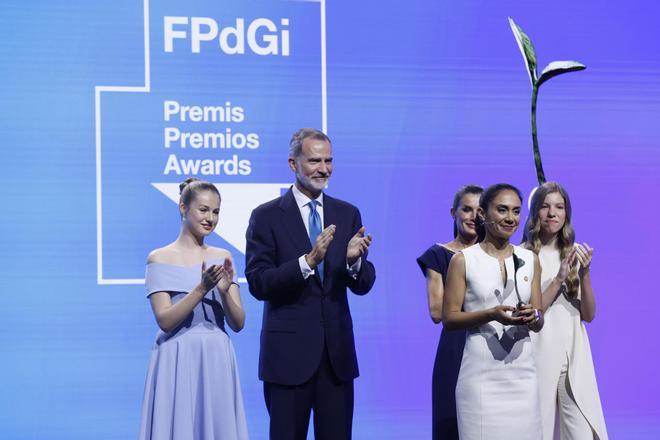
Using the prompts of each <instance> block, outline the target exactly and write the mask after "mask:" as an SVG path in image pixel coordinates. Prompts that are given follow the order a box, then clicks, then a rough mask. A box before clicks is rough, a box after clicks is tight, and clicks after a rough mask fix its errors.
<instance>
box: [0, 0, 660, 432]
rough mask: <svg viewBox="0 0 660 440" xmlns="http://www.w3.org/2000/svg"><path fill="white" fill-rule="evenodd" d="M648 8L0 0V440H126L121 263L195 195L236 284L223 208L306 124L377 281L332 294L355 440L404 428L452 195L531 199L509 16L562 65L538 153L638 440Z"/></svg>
mask: <svg viewBox="0 0 660 440" xmlns="http://www.w3.org/2000/svg"><path fill="white" fill-rule="evenodd" d="M659 13H660V9H659V7H658V6H657V4H656V2H653V1H650V0H646V1H638V2H623V1H620V0H617V1H614V2H609V3H603V2H599V1H594V0H591V1H583V2H575V1H568V0H558V1H555V2H529V1H498V2H492V1H491V2H486V1H482V2H459V1H455V2H442V1H431V0H425V1H418V2H407V3H406V2H382V1H375V0H367V1H360V2H333V1H330V2H327V4H326V2H325V0H320V1H284V0H255V1H250V2H246V1H239V0H234V1H225V0H216V1H209V0H193V1H185V2H184V1H174V0H160V1H154V0H152V1H148V0H117V1H113V2H102V1H87V2H77V1H71V0H68V1H67V0H64V1H59V2H54V1H44V0H42V1H37V0H31V1H29V0H24V1H16V0H6V1H3V2H2V4H0V27H1V28H2V29H3V35H4V37H3V39H2V40H1V41H0V77H1V79H2V88H1V89H0V98H1V102H2V105H1V106H0V112H1V113H0V133H1V134H2V146H1V150H0V151H1V152H0V155H1V156H0V157H1V160H0V166H1V169H2V174H1V176H2V178H3V184H2V198H1V200H2V203H3V210H2V212H3V215H2V216H0V231H2V232H0V249H2V252H1V256H0V268H1V269H0V270H1V272H2V276H1V277H0V286H1V291H2V296H1V301H0V304H1V306H0V307H1V309H0V310H1V311H2V313H1V316H2V331H0V360H1V364H0V365H1V366H0V396H1V397H0V438H2V439H12V440H19V439H62V440H72V439H85V440H87V439H90V438H94V439H97V440H102V439H103V440H105V439H120V440H124V439H130V438H135V437H136V435H137V432H138V427H139V418H140V406H141V400H142V392H143V387H144V379H145V373H146V368H147V359H148V355H149V350H150V348H151V344H152V342H153V338H154V335H155V333H156V330H157V326H156V323H155V320H154V318H153V316H152V313H151V309H150V306H149V303H148V301H147V300H146V299H145V295H144V287H143V285H142V278H143V276H144V264H145V260H146V255H147V253H148V252H149V250H151V249H153V248H155V247H159V246H162V245H164V244H166V243H168V242H169V241H171V240H173V239H174V238H175V237H176V234H177V232H178V227H179V219H178V213H177V207H176V204H175V202H176V200H177V197H178V196H177V184H178V183H179V182H180V181H182V180H183V179H184V178H185V177H188V176H196V177H199V178H202V179H207V180H209V181H212V182H214V183H217V184H218V186H219V188H220V191H221V192H222V196H223V202H222V209H221V219H220V224H219V226H218V229H217V231H216V232H217V233H216V234H214V235H213V236H212V237H210V239H209V242H210V243H211V244H213V245H217V246H222V247H226V248H228V249H230V250H231V251H232V253H233V254H234V256H235V259H236V261H237V262H238V263H239V264H238V266H239V272H240V276H241V277H242V276H243V274H242V272H243V267H244V257H243V252H244V249H245V239H244V231H245V227H246V223H247V218H248V216H249V214H250V211H251V209H252V208H254V207H255V206H256V205H258V204H260V203H262V202H264V201H266V200H269V199H271V198H274V197H276V196H277V195H279V194H280V192H281V190H282V188H286V187H287V186H288V185H289V184H291V182H292V181H293V175H292V173H291V172H290V171H289V170H288V167H287V164H286V159H287V145H288V140H289V137H290V135H291V133H292V132H293V131H294V130H296V129H297V128H299V127H301V126H314V127H318V128H323V129H326V130H327V131H328V133H329V135H330V136H331V138H332V140H333V144H334V155H335V172H334V175H333V178H332V180H331V184H330V187H329V189H328V192H329V193H330V194H332V195H334V196H337V197H339V198H342V199H345V200H348V201H350V202H352V203H353V204H356V205H357V206H359V207H360V209H361V211H362V218H363V221H364V223H365V225H366V226H367V228H368V230H369V232H371V234H373V236H374V244H373V246H372V249H371V253H370V257H371V258H372V260H373V261H374V263H375V265H376V268H377V273H378V279H377V282H376V285H375V287H374V289H373V291H372V292H371V293H370V294H369V295H367V296H366V297H352V298H351V299H350V301H351V307H352V311H353V319H354V322H355V333H356V338H357V349H358V357H359V361H360V369H361V373H362V374H361V377H360V378H359V379H358V380H357V381H356V405H355V420H354V431H355V438H357V439H367V438H382V439H425V438H429V437H430V430H431V429H430V427H431V425H430V423H431V368H432V364H433V359H434V355H435V349H436V344H437V340H438V337H439V334H440V329H441V327H440V326H438V325H434V324H432V322H431V320H430V318H429V315H428V312H427V305H426V294H425V283H424V280H423V278H422V276H421V273H420V272H419V269H418V267H417V266H416V264H415V258H416V257H417V256H418V255H419V254H420V253H421V252H423V251H424V250H425V249H426V248H427V247H428V246H429V245H431V244H432V243H434V242H443V241H448V240H450V239H451V230H452V228H451V219H450V217H449V205H450V201H451V197H452V195H453V192H454V191H455V190H456V188H458V187H459V186H461V185H463V184H466V183H477V184H481V185H488V184H491V183H495V182H499V181H506V182H510V183H513V184H515V185H517V186H519V187H520V188H521V189H522V190H523V191H524V192H525V193H527V194H528V193H529V191H530V189H531V188H533V187H534V186H535V172H534V168H533V159H532V149H531V136H530V115H529V107H530V95H531V87H530V84H529V79H528V77H527V74H526V72H525V68H524V66H523V61H522V57H521V55H520V52H519V49H518V47H517V46H516V43H515V40H514V38H513V35H512V33H511V30H510V28H509V25H508V23H507V16H509V15H510V16H513V17H514V18H515V19H516V21H517V22H518V23H519V24H520V25H521V26H522V27H523V28H524V29H525V30H526V31H527V33H528V34H529V35H530V37H531V39H532V41H533V42H534V44H535V46H536V49H537V55H538V58H539V66H540V67H541V68H542V67H543V66H544V65H545V64H547V63H548V62H550V61H553V60H562V59H574V60H578V61H581V62H583V63H585V64H586V65H587V70H586V71H584V72H579V73H572V74H570V75H565V76H562V77H559V78H557V79H553V80H552V81H551V82H550V83H548V84H546V85H544V87H543V89H542V90H541V94H540V97H539V114H538V118H539V135H540V144H541V152H542V155H543V158H544V165H545V170H546V175H547V177H548V179H549V180H558V181H560V182H562V183H563V184H564V185H565V186H566V187H567V188H568V190H569V192H570V194H571V196H572V199H573V206H574V223H575V228H576V231H577V236H578V240H579V241H581V242H583V241H586V242H588V243H589V244H590V245H591V246H593V247H594V248H595V258H594V264H593V270H592V272H593V279H594V283H595V287H596V289H595V290H596V295H597V301H598V313H597V317H596V320H595V321H594V322H593V323H592V324H589V326H588V330H589V334H590V337H591V344H592V350H593V356H594V362H595V364H596V372H597V377H598V382H599V385H600V393H601V398H602V401H603V406H604V411H605V418H606V421H607V425H608V428H609V431H610V437H611V438H614V439H617V440H619V439H636V440H637V439H653V438H660V404H659V402H660V399H659V398H658V395H660V381H659V380H658V379H657V370H658V363H659V360H660V357H659V356H660V355H659V354H658V353H660V347H659V345H660V344H659V343H658V337H657V335H656V333H657V327H658V324H657V323H658V320H659V319H660V312H659V311H658V310H660V307H658V304H657V303H658V300H657V293H658V288H657V282H656V281H655V276H656V274H657V271H658V269H657V266H658V257H657V249H658V248H659V247H660V239H659V238H658V234H657V233H655V221H656V219H657V218H658V217H659V215H660V208H659V207H658V202H657V200H656V193H657V191H658V188H660V150H659V149H658V147H659V143H660V132H659V131H658V120H660V35H658V31H657V23H656V21H657V20H656V18H657V16H658V14H659ZM524 214H525V215H526V213H524ZM516 239H517V240H519V239H520V234H518V235H517V236H516ZM241 290H242V297H243V301H244V304H245V308H246V312H247V325H246V328H245V329H244V330H243V331H242V332H241V333H240V334H236V335H231V337H232V339H233V342H234V345H235V347H236V351H237V354H238V362H239V368H240V373H241V381H242V389H243V392H244V397H245V402H246V410H247V416H248V422H249V429H250V433H251V436H252V438H255V439H262V438H266V432H267V414H266V410H265V407H264V404H263V398H262V387H261V383H260V382H259V381H258V379H257V359H258V343H259V331H260V321H261V309H262V305H261V304H260V303H259V302H257V301H256V300H254V299H253V298H252V297H251V296H250V295H249V293H248V290H247V286H246V285H245V284H242V289H241ZM520 417H525V415H524V414H520Z"/></svg>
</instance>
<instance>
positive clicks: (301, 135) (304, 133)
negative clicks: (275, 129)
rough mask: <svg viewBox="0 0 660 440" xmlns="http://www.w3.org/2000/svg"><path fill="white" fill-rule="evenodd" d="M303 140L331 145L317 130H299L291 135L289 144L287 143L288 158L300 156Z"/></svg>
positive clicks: (325, 136)
mask: <svg viewBox="0 0 660 440" xmlns="http://www.w3.org/2000/svg"><path fill="white" fill-rule="evenodd" d="M305 139H316V140H319V141H326V142H328V143H329V144H332V142H330V138H329V137H328V136H327V135H326V134H325V133H323V132H322V131H321V130H317V129H316V128H301V129H300V130H298V131H296V132H295V133H293V136H291V142H289V157H293V158H294V159H295V158H296V157H298V156H300V153H301V152H302V145H303V142H304V141H305Z"/></svg>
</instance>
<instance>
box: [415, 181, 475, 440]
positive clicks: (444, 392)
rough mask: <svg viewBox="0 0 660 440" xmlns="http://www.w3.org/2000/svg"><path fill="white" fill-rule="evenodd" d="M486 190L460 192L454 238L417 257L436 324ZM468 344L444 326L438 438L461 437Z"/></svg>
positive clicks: (436, 381)
mask: <svg viewBox="0 0 660 440" xmlns="http://www.w3.org/2000/svg"><path fill="white" fill-rule="evenodd" d="M482 192H483V188H481V187H480V186H476V185H467V186H464V187H463V188H461V189H459V190H458V191H457V192H456V194H455V195H454V202H453V204H452V207H451V210H450V213H451V216H452V218H453V220H454V239H453V240H452V241H450V242H448V243H445V244H439V243H436V244H434V245H433V246H431V247H430V248H428V249H427V250H426V252H424V253H423V254H422V255H421V256H420V257H419V258H418V259H417V264H419V268H420V269H421V270H422V273H423V274H424V276H425V277H426V292H427V295H428V302H429V311H430V314H431V319H432V320H433V322H434V323H436V324H439V323H440V322H442V299H443V296H444V286H445V282H446V280H447V269H448V267H449V260H451V258H452V257H453V256H454V254H455V253H456V252H460V251H461V250H462V249H465V248H466V247H468V246H472V245H473V244H475V243H476V242H477V240H478V236H477V229H476V224H475V219H476V216H477V210H478V209H479V196H480V195H481V193H482ZM464 345H465V331H464V330H454V331H449V330H446V329H444V328H443V329H442V333H441V335H440V341H439V343H438V349H437V351H436V355H435V363H434V364H433V381H432V392H431V395H432V413H433V421H432V423H433V427H432V432H433V437H432V438H433V439H434V440H450V439H451V440H458V426H457V423H456V399H455V395H454V394H455V391H456V379H458V372H459V370H460V367H461V358H462V357H463V346H464Z"/></svg>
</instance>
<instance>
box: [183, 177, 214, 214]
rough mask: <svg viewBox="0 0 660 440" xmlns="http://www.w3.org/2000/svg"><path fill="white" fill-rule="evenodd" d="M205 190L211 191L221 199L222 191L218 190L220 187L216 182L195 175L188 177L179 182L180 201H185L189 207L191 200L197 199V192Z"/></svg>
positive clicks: (185, 204)
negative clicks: (217, 186)
mask: <svg viewBox="0 0 660 440" xmlns="http://www.w3.org/2000/svg"><path fill="white" fill-rule="evenodd" d="M203 191H211V192H212V193H215V194H216V195H217V196H218V199H220V191H218V188H216V187H215V185H214V184H212V183H209V182H206V181H204V180H199V179H196V178H194V177H189V178H187V179H186V180H184V181H183V182H181V183H180V184H179V195H180V196H181V198H180V203H183V205H184V206H185V207H186V208H187V207H189V206H190V202H192V201H193V200H194V199H195V197H196V196H197V194H199V193H200V192H203Z"/></svg>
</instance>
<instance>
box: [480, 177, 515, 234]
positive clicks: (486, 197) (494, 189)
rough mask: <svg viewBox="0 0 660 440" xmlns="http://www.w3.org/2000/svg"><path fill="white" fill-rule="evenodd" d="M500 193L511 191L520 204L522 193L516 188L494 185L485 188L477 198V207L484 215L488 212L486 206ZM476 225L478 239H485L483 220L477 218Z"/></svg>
mask: <svg viewBox="0 0 660 440" xmlns="http://www.w3.org/2000/svg"><path fill="white" fill-rule="evenodd" d="M502 191H513V192H514V193H516V195H517V196H518V199H520V203H522V200H523V198H522V193H521V192H520V190H519V189H518V188H516V187H515V186H513V185H511V184H508V183H496V184H495V185H491V186H489V187H488V188H486V190H485V191H484V192H483V193H482V194H481V197H479V207H480V208H481V209H482V210H483V211H484V215H485V213H486V212H487V211H488V205H490V204H491V202H492V201H493V200H495V197H497V195H498V194H499V193H501V192H502ZM476 224H477V234H479V238H480V239H483V238H484V237H486V228H485V227H484V222H483V220H481V219H480V218H479V216H477V219H476Z"/></svg>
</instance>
